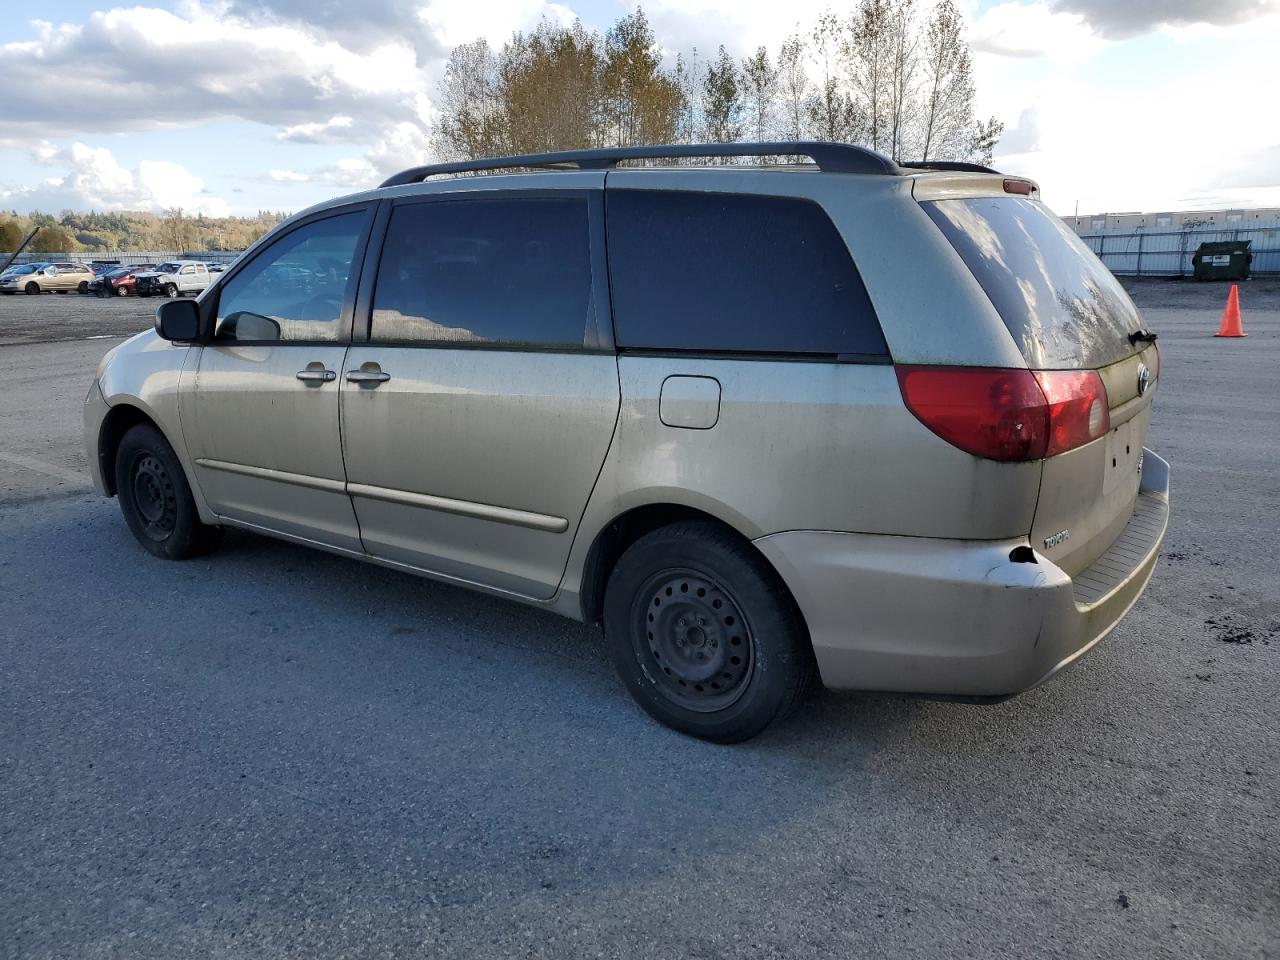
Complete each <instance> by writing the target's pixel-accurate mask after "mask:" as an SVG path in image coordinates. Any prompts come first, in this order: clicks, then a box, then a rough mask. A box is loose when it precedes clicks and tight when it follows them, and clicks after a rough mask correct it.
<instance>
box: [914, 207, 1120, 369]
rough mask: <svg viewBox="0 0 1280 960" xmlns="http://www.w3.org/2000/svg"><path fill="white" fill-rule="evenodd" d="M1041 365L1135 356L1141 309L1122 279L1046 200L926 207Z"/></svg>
mask: <svg viewBox="0 0 1280 960" xmlns="http://www.w3.org/2000/svg"><path fill="white" fill-rule="evenodd" d="M921 206H923V207H924V209H925V210H926V211H927V212H928V214H929V216H930V217H932V218H933V221H934V223H936V224H937V225H938V226H939V228H941V230H942V232H943V233H944V234H946V237H947V239H948V240H950V241H951V245H952V246H953V247H955V249H956V252H957V253H958V254H960V258H961V259H962V260H964V262H965V264H966V265H967V266H968V267H969V269H970V271H972V273H973V275H974V277H975V278H977V281H978V283H980V284H981V285H982V289H983V290H985V291H986V293H987V296H988V297H989V298H990V299H991V302H992V303H993V304H994V305H995V308H996V310H997V311H998V312H999V313H1000V317H1001V319H1003V320H1004V324H1005V326H1006V327H1008V328H1009V332H1010V333H1011V334H1013V339H1014V340H1015V341H1016V342H1017V344H1018V346H1019V348H1020V349H1021V350H1022V355H1023V356H1024V357H1025V358H1026V360H1027V364H1028V365H1029V366H1030V367H1032V368H1035V369H1040V370H1052V369H1063V368H1067V369H1070V368H1080V367H1085V368H1097V367H1102V366H1105V365H1106V364H1108V363H1114V362H1115V361H1117V360H1123V359H1124V358H1125V357H1127V356H1129V355H1131V354H1132V353H1133V352H1134V351H1135V350H1136V347H1134V345H1133V344H1132V343H1131V342H1130V341H1129V334H1130V333H1132V332H1134V331H1135V330H1138V329H1139V328H1140V327H1141V326H1142V323H1141V320H1140V319H1139V317H1138V311H1137V309H1136V308H1135V307H1134V305H1133V301H1131V300H1130V299H1129V295H1128V294H1127V293H1125V291H1124V288H1123V287H1122V286H1120V282H1119V281H1118V280H1116V278H1115V277H1114V276H1112V274H1111V271H1110V270H1108V269H1107V268H1106V267H1105V266H1103V265H1102V261H1101V260H1099V259H1098V258H1097V257H1096V256H1094V254H1093V252H1092V251H1091V250H1090V249H1089V248H1088V247H1086V246H1085V245H1084V243H1083V242H1082V241H1081V240H1080V238H1079V237H1077V236H1076V235H1075V233H1074V232H1072V230H1071V229H1070V228H1069V227H1068V226H1067V225H1066V224H1065V223H1063V222H1062V221H1061V220H1059V219H1058V218H1057V217H1055V216H1054V215H1053V214H1052V213H1050V212H1049V210H1047V209H1046V208H1045V207H1044V205H1043V204H1041V203H1039V202H1037V201H1034V200H1024V199H1021V198H1018V197H980V198H973V199H968V200H934V201H929V202H926V203H923V204H921Z"/></svg>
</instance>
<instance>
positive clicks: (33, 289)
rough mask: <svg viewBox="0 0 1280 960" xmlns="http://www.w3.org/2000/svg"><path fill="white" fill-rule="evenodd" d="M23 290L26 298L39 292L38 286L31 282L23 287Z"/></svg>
mask: <svg viewBox="0 0 1280 960" xmlns="http://www.w3.org/2000/svg"><path fill="white" fill-rule="evenodd" d="M23 289H24V290H25V291H26V292H27V296H28V297H34V296H35V295H36V294H38V293H39V292H40V284H38V283H36V282H35V281H34V280H32V281H31V282H30V283H28V284H27V285H26V286H25V287H23Z"/></svg>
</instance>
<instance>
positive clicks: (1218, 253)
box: [1191, 240, 1253, 280]
mask: <svg viewBox="0 0 1280 960" xmlns="http://www.w3.org/2000/svg"><path fill="white" fill-rule="evenodd" d="M1252 242H1253V241H1252V240H1220V241H1214V242H1211V243H1210V242H1206V243H1202V244H1200V246H1199V248H1197V250H1196V252H1195V255H1194V256H1192V258H1191V266H1192V268H1193V270H1194V271H1195V274H1194V275H1195V278H1196V279H1197V280H1248V279H1249V264H1251V263H1253V254H1252V253H1250V252H1249V245H1250V244H1251V243H1252Z"/></svg>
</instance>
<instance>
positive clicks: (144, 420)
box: [98, 403, 172, 497]
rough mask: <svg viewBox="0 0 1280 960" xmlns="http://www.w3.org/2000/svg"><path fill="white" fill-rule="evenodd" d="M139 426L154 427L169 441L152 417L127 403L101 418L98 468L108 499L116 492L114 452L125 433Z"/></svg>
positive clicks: (119, 405)
mask: <svg viewBox="0 0 1280 960" xmlns="http://www.w3.org/2000/svg"><path fill="white" fill-rule="evenodd" d="M139 425H146V426H149V427H154V428H155V429H156V430H158V431H159V432H160V435H161V436H162V437H164V438H165V439H166V440H168V439H169V438H168V436H167V435H166V434H165V431H164V428H163V427H161V426H160V424H159V423H157V422H156V420H155V419H154V418H153V417H151V416H150V415H148V414H147V413H146V412H144V411H143V410H142V408H141V407H135V406H134V405H132V404H129V403H117V404H116V405H114V406H113V407H111V409H110V410H108V411H107V415H106V416H105V417H103V418H102V426H101V427H100V428H99V429H98V466H99V468H100V469H101V471H102V484H103V486H104V487H105V488H106V491H107V496H109V497H114V496H115V495H116V492H117V491H116V451H117V450H118V449H119V447H120V441H121V440H122V439H123V438H124V435H125V434H126V433H128V432H129V431H130V430H131V429H132V428H134V427H136V426H139ZM170 446H172V441H170Z"/></svg>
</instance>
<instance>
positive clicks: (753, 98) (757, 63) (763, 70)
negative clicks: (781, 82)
mask: <svg viewBox="0 0 1280 960" xmlns="http://www.w3.org/2000/svg"><path fill="white" fill-rule="evenodd" d="M742 94H743V96H742V100H743V110H744V112H745V113H746V115H747V122H748V124H749V125H750V129H751V135H752V137H754V138H755V139H756V140H757V141H760V140H768V139H769V137H770V135H771V132H772V130H773V109H774V104H775V102H776V100H777V97H778V69H777V68H776V67H775V66H774V65H773V64H772V63H770V62H769V51H768V50H767V49H765V48H764V47H758V48H757V49H756V52H755V54H754V55H753V56H750V57H746V58H744V59H743V61H742Z"/></svg>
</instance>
